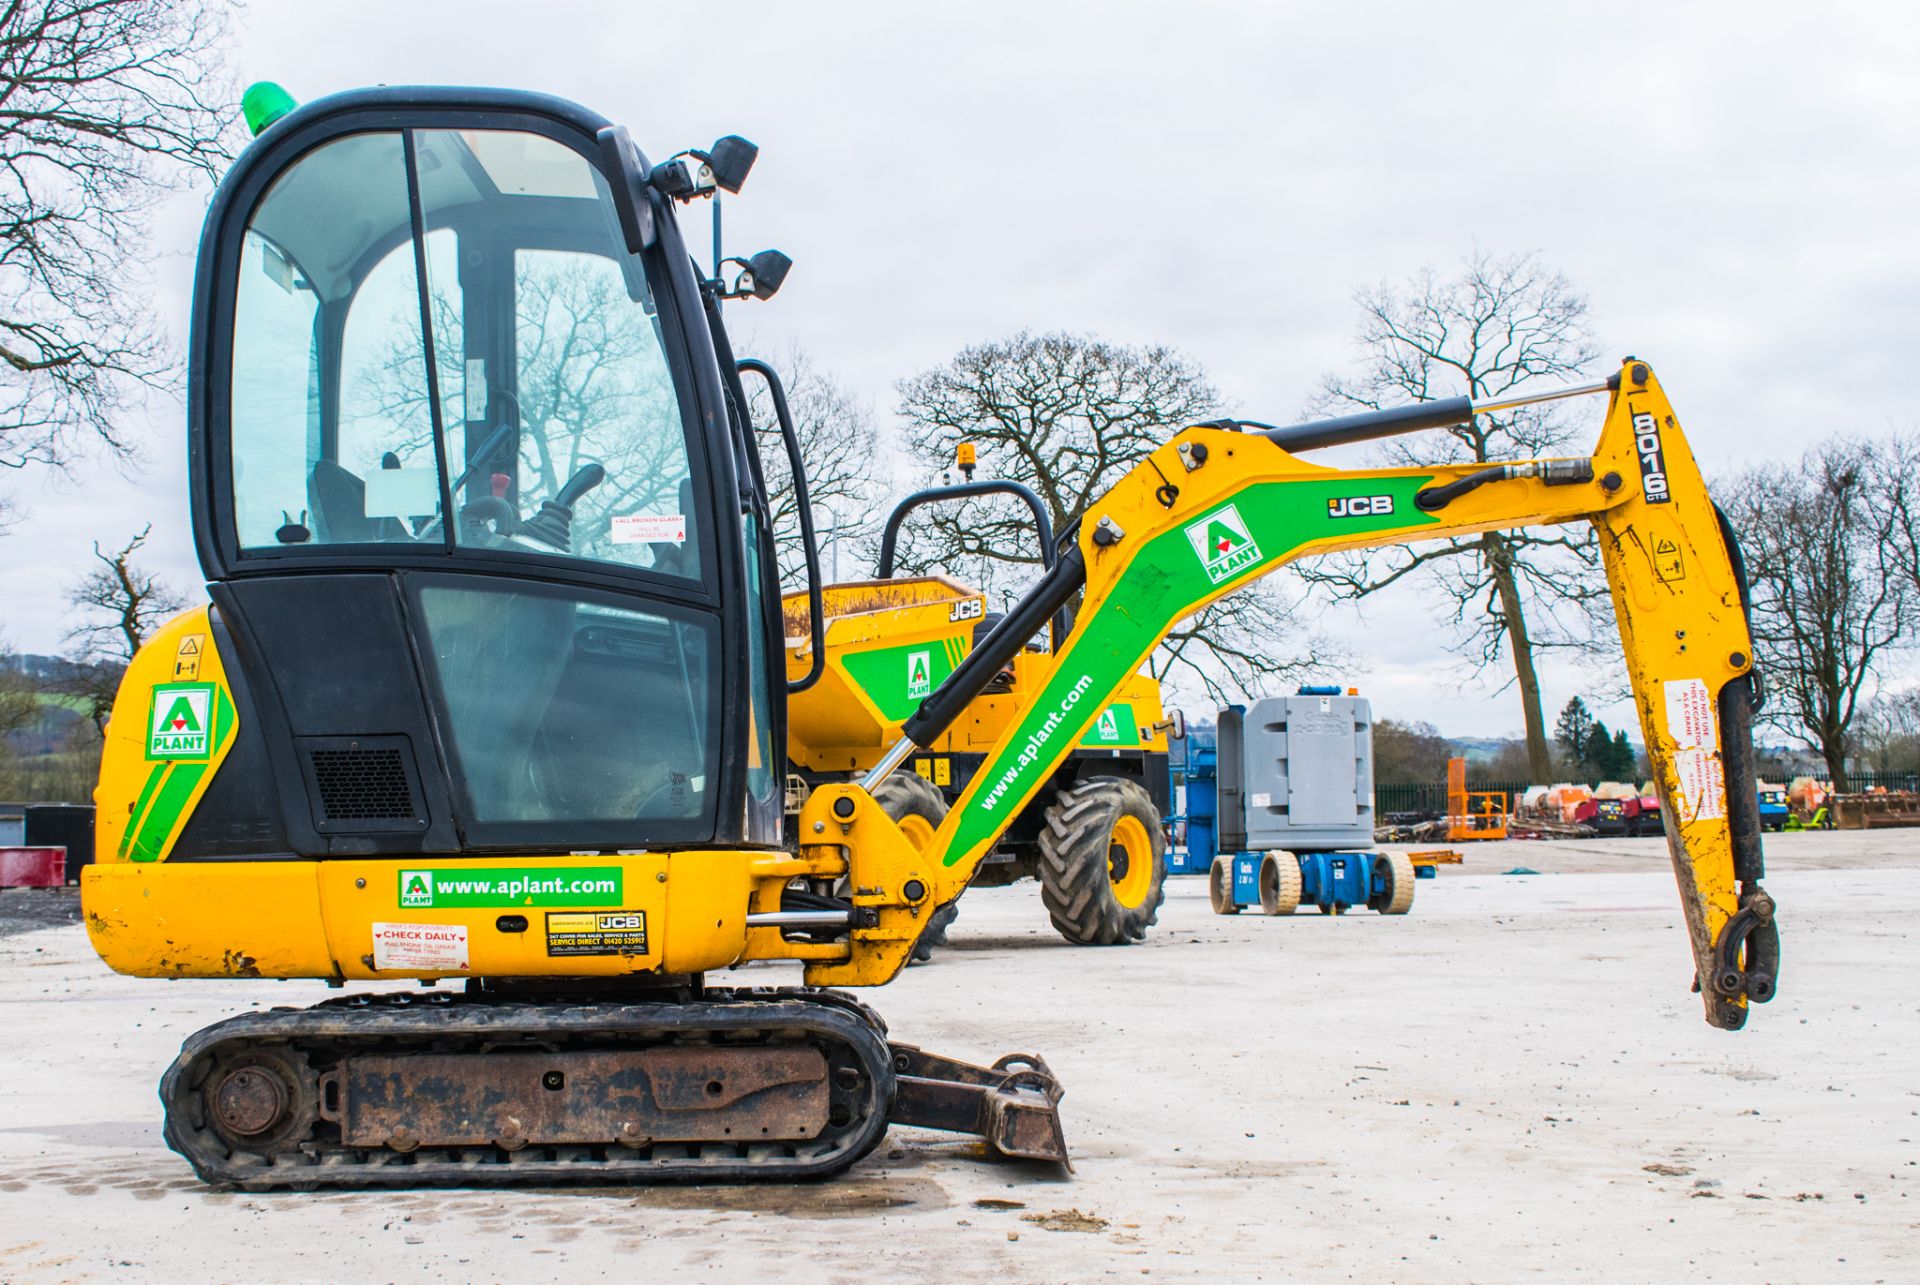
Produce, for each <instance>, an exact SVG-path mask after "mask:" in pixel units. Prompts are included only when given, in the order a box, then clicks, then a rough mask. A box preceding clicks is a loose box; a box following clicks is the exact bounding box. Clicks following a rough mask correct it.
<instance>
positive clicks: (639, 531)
mask: <svg viewBox="0 0 1920 1285" xmlns="http://www.w3.org/2000/svg"><path fill="white" fill-rule="evenodd" d="M607 538H608V539H610V540H612V541H613V542H614V543H615V544H685V543H686V542H687V515H686V514H684V513H623V514H621V515H620V516H618V517H616V518H614V519H613V520H612V521H611V522H610V523H608V525H607Z"/></svg>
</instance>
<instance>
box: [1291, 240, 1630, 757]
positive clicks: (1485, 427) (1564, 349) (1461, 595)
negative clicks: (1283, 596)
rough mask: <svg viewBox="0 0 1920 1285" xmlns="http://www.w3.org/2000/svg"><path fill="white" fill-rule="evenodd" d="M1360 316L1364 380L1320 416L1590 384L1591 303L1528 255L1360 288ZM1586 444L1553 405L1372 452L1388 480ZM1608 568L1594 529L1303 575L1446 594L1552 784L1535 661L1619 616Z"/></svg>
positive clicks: (1333, 384) (1338, 590)
mask: <svg viewBox="0 0 1920 1285" xmlns="http://www.w3.org/2000/svg"><path fill="white" fill-rule="evenodd" d="M1354 302H1355V303H1356V304H1358V305H1359V308H1360V314H1361V321H1360V328H1359V330H1358V332H1357V335H1356V344H1357V347H1358V350H1359V352H1358V355H1359V362H1358V365H1357V368H1356V369H1355V370H1353V371H1352V372H1350V373H1347V374H1333V375H1328V376H1326V377H1325V379H1324V381H1323V383H1322V385H1321V389H1320V392H1319V394H1318V395H1317V396H1316V397H1315V398H1314V399H1313V402H1312V404H1311V407H1310V412H1311V413H1313V414H1341V413H1347V412H1353V411H1366V410H1379V409H1382V408H1385V407H1388V406H1396V405H1403V404H1406V403H1409V402H1424V401H1436V400H1439V399H1442V398H1447V397H1457V396H1461V395H1465V396H1468V397H1472V398H1474V399H1475V400H1484V399H1490V398H1493V397H1495V396H1498V395H1499V394H1502V393H1506V392H1509V391H1511V390H1514V389H1516V388H1519V387H1520V386H1521V385H1523V384H1526V383H1528V382H1530V381H1534V380H1546V381H1555V382H1557V381H1564V380H1569V379H1572V378H1574V377H1576V376H1579V375H1582V374H1585V373H1586V372H1587V370H1588V368H1589V367H1590V366H1591V365H1592V364H1593V362H1594V361H1595V360H1596V358H1597V356H1598V349H1597V348H1596V347H1595V345H1594V342H1593V338H1592V335H1591V334H1590V333H1589V331H1588V326H1587V300H1586V297H1585V296H1584V295H1582V294H1580V293H1579V292H1578V291H1577V290H1575V289H1574V288H1573V285H1572V283H1571V282H1569V281H1568V280H1567V278H1566V277H1564V276H1562V275H1561V274H1560V273H1558V272H1556V271H1554V270H1552V269H1551V268H1549V267H1547V266H1546V265H1545V264H1543V263H1541V262H1540V261H1539V259H1538V258H1537V257H1536V256H1534V255H1532V254H1519V255H1511V256H1507V257H1504V258H1502V257H1495V256H1492V255H1489V254H1486V253H1484V252H1482V251H1479V250H1475V251H1474V252H1473V253H1472V254H1470V255H1468V256H1467V257H1466V259H1465V260H1463V262H1462V264H1461V267H1460V270H1459V272H1457V273H1456V274H1454V275H1452V276H1445V277H1443V276H1440V275H1439V274H1437V273H1435V272H1434V271H1432V270H1431V269H1429V270H1426V271H1423V272H1421V273H1419V274H1418V275H1416V276H1414V277H1413V278H1411V279H1410V280H1408V281H1406V282H1404V283H1401V284H1398V285H1394V284H1381V285H1377V286H1373V287H1371V288H1369V289H1366V290H1362V291H1360V292H1359V293H1358V294H1356V295H1355V296H1354ZM1575 431H1576V425H1575V424H1574V422H1573V421H1572V419H1571V418H1570V417H1569V416H1568V415H1567V414H1566V412H1565V410H1564V403H1558V402H1549V403H1545V404H1543V405H1535V406H1524V407H1519V408H1517V409H1514V410H1511V411H1503V412H1501V413H1499V414H1497V415H1480V416H1476V417H1474V419H1473V420H1472V422H1470V423H1465V424H1460V425H1457V426H1455V427H1453V428H1449V429H1444V430H1435V431H1433V432H1427V433H1420V434H1415V435H1412V436H1409V437H1405V438H1399V439H1396V440H1393V441H1390V442H1388V443H1386V444H1384V445H1383V446H1381V447H1380V448H1378V449H1377V451H1376V454H1377V456H1378V458H1379V462H1380V464H1381V465H1383V466H1385V467H1418V466H1420V465H1425V464H1444V463H1469V462H1486V461H1497V460H1511V459H1524V458H1530V457H1533V456H1538V455H1543V454H1549V453H1551V452H1553V451H1554V450H1555V449H1556V448H1558V447H1560V446H1561V445H1563V444H1564V443H1566V442H1567V441H1568V440H1569V438H1571V437H1572V436H1573V435H1574V433H1575ZM1599 567H1600V559H1599V546H1598V544H1597V542H1596V541H1595V539H1594V537H1593V533H1592V532H1591V531H1590V530H1587V529H1574V528H1567V529H1563V530H1557V531H1548V530H1541V529H1537V528H1536V529H1532V530H1521V531H1491V532H1488V533H1486V534H1484V535H1476V536H1467V537H1463V538H1458V539H1449V540H1439V541H1435V542H1432V543H1430V544H1423V545H1421V546H1420V547H1419V548H1417V549H1392V550H1382V551H1377V552H1371V553H1366V554H1353V555H1348V556H1336V557H1332V558H1328V559H1326V560H1323V561H1319V562H1315V563H1309V564H1304V565H1303V566H1302V572H1301V573H1302V575H1304V576H1305V577H1306V579H1307V580H1308V581H1309V583H1313V584H1316V585H1318V586H1320V587H1321V588H1323V589H1324V590H1326V591H1328V592H1330V593H1332V594H1333V595H1334V596H1336V597H1341V598H1364V597H1366V596H1368V595H1369V594H1373V593H1377V592H1378V591H1380V590H1381V589H1384V588H1386V587H1387V586H1389V585H1392V584H1397V583H1399V582H1400V581H1402V580H1407V579H1409V578H1411V579H1413V580H1414V581H1415V582H1417V583H1421V584H1424V585H1426V586H1428V587H1430V588H1433V589H1437V590H1438V591H1439V593H1440V601H1441V602H1442V603H1444V604H1445V607H1444V608H1443V615H1444V618H1445V620H1446V622H1447V623H1448V624H1449V625H1451V626H1452V627H1453V630H1454V648H1455V650H1456V652H1457V653H1458V654H1459V655H1460V656H1461V657H1462V658H1463V659H1464V660H1465V661H1466V662H1467V664H1468V665H1469V666H1470V667H1471V668H1472V669H1473V670H1475V671H1476V672H1478V671H1484V670H1486V669H1488V668H1491V667H1493V666H1495V665H1498V664H1501V663H1502V662H1503V661H1505V662H1506V663H1507V664H1509V665H1510V666H1511V668H1512V671H1513V678H1512V680H1511V681H1512V683H1513V684H1514V685H1515V686H1517V687H1518V688H1519V693H1520V703H1521V708H1522V712H1523V714H1524V716H1525V719H1526V732H1527V737H1526V740H1527V759H1528V764H1529V771H1530V773H1531V775H1532V777H1533V779H1534V780H1535V781H1536V782H1538V783H1540V784H1546V783H1548V782H1549V781H1551V780H1552V777H1553V753H1552V748H1551V745H1550V743H1549V740H1548V734H1547V725H1546V718H1545V716H1544V714H1543V712H1542V710H1541V705H1540V679H1539V675H1538V672H1537V670H1536V667H1535V658H1536V655H1537V654H1538V653H1539V652H1541V651H1544V650H1546V649H1549V648H1574V649H1584V648H1587V647H1590V646H1591V645H1592V640H1593V638H1594V637H1595V633H1596V630H1595V619H1596V617H1599V618H1603V619H1604V618H1607V617H1606V615H1605V613H1606V610H1607V607H1606V593H1607V588H1606V579H1605V577H1604V576H1603V575H1602V574H1600V570H1599ZM1563 615H1564V616H1566V617H1567V618H1566V619H1564V620H1563V618H1562V617H1563Z"/></svg>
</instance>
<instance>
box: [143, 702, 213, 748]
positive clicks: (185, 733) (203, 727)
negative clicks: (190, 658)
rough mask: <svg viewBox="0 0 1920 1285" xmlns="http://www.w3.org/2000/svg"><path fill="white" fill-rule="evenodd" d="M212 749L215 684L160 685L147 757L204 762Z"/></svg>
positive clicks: (149, 727)
mask: <svg viewBox="0 0 1920 1285" xmlns="http://www.w3.org/2000/svg"><path fill="white" fill-rule="evenodd" d="M212 747H213V684H212V683H161V684H159V685H157V686H156V687H155V688H154V689H153V709H152V712H151V713H150V714H149V715H148V721H147V757H148V758H150V759H203V758H206V757H208V756H209V755H210V754H211V753H212V752H213V749H212Z"/></svg>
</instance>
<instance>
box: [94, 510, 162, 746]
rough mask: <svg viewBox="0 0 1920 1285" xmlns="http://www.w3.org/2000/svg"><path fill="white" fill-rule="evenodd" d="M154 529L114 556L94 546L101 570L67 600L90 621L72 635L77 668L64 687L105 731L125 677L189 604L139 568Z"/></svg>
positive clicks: (147, 529) (143, 531)
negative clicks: (146, 647)
mask: <svg viewBox="0 0 1920 1285" xmlns="http://www.w3.org/2000/svg"><path fill="white" fill-rule="evenodd" d="M152 533H153V524H152V523H148V524H147V525H146V526H144V527H142V528H141V529H140V534H138V535H136V536H134V537H133V538H132V539H131V540H129V541H127V542H126V543H125V544H123V545H121V546H120V548H118V549H116V550H114V551H113V552H112V553H107V552H104V551H102V550H101V548H100V543H99V541H97V540H96V541H95V542H94V545H93V556H94V559H95V561H97V562H98V563H99V564H100V565H98V566H96V567H94V568H93V569H92V570H90V571H88V572H87V574H86V575H85V576H83V577H81V579H80V580H79V581H78V582H77V583H75V584H74V585H73V586H72V587H71V588H70V589H69V590H68V591H67V601H68V602H70V603H72V604H73V605H74V607H76V608H78V609H79V610H81V611H83V612H87V613H89V615H90V618H89V619H87V620H84V621H82V622H81V623H80V624H78V625H75V626H74V627H73V628H72V629H71V630H69V631H68V632H67V641H68V642H69V643H70V644H71V647H70V649H69V651H68V657H67V658H68V659H69V660H71V661H72V662H73V668H72V669H71V670H70V671H69V673H68V676H67V677H66V678H65V679H64V680H63V686H64V687H65V688H66V689H67V690H69V691H70V692H72V694H74V695H76V696H79V697H81V698H82V699H84V700H85V701H86V702H87V705H88V709H87V715H88V717H89V718H91V719H92V720H93V724H94V726H95V727H96V728H98V729H100V730H101V731H102V732H104V731H105V730H106V726H107V716H108V715H109V714H111V713H112V712H113V698H114V694H115V692H116V691H118V689H119V686H120V676H121V674H123V673H124V672H125V671H126V668H127V666H128V665H129V664H131V663H132V661H133V657H134V655H135V653H137V652H138V651H139V650H140V648H141V646H142V645H143V644H145V643H146V641H147V639H149V638H151V637H152V636H153V633H154V630H156V629H158V628H159V627H160V626H161V625H163V624H165V623H166V622H167V621H168V620H170V619H172V618H173V617H174V616H175V615H177V614H178V613H179V612H180V611H181V610H182V609H183V608H185V606H186V605H187V602H186V599H185V598H184V597H183V596H182V595H181V594H180V593H179V591H178V590H176V589H174V588H173V587H172V586H171V585H168V584H167V583H165V582H164V581H162V580H161V579H160V577H159V576H157V575H155V574H153V573H152V572H150V571H146V570H144V569H142V568H140V567H138V566H135V565H134V555H135V554H137V553H139V552H140V550H141V549H142V548H143V547H144V546H145V545H146V542H147V537H148V536H149V535H151V534H152Z"/></svg>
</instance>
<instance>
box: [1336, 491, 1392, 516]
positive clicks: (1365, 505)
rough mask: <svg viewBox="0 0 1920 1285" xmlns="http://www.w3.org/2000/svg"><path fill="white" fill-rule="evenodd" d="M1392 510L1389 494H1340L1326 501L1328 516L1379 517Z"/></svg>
mask: <svg viewBox="0 0 1920 1285" xmlns="http://www.w3.org/2000/svg"><path fill="white" fill-rule="evenodd" d="M1392 512H1393V497H1392V496H1391V495H1342V496H1340V497H1339V498H1338V499H1332V500H1328V501H1327V516H1328V517H1330V518H1380V517H1386V516H1387V515H1388V514H1390V513H1392Z"/></svg>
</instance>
